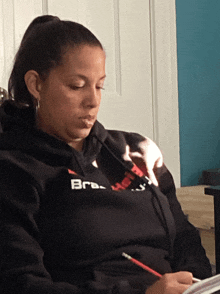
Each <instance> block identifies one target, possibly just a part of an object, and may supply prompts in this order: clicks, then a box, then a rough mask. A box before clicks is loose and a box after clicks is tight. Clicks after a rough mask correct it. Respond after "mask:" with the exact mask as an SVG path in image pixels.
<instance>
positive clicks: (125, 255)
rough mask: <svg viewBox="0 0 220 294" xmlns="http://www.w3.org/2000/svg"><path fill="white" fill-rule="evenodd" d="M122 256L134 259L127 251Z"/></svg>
mask: <svg viewBox="0 0 220 294" xmlns="http://www.w3.org/2000/svg"><path fill="white" fill-rule="evenodd" d="M122 256H124V257H125V258H127V259H132V257H131V256H130V255H128V254H126V253H124V252H123V253H122Z"/></svg>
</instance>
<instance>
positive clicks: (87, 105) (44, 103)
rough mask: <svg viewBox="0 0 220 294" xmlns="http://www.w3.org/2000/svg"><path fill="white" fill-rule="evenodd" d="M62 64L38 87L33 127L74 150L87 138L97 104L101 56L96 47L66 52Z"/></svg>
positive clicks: (102, 74)
mask: <svg viewBox="0 0 220 294" xmlns="http://www.w3.org/2000/svg"><path fill="white" fill-rule="evenodd" d="M62 61H63V62H62V64H61V65H59V66H57V67H56V68H54V69H52V70H51V71H50V74H49V76H48V77H47V78H46V80H45V81H42V80H41V81H40V83H39V109H38V112H37V124H38V127H39V128H40V129H42V130H43V131H45V132H47V133H49V134H51V135H54V136H56V137H58V138H60V139H62V140H64V141H65V142H66V143H68V144H70V145H72V146H73V147H74V148H76V149H81V147H80V148H77V146H78V144H79V145H80V143H79V142H81V143H82V142H83V139H84V138H86V137H87V136H88V135H89V132H90V130H91V128H92V126H93V125H94V123H95V121H96V119H97V114H98V110H99V105H100V101H101V91H102V88H103V85H104V80H105V53H104V51H103V50H102V49H101V48H100V47H95V46H89V45H84V46H81V47H78V48H75V49H72V48H70V49H69V50H68V51H67V52H66V53H65V54H64V56H63V59H62Z"/></svg>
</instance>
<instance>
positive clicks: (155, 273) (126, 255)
mask: <svg viewBox="0 0 220 294" xmlns="http://www.w3.org/2000/svg"><path fill="white" fill-rule="evenodd" d="M122 256H124V257H125V258H127V259H128V260H130V261H131V262H133V263H135V264H136V265H138V266H140V267H141V268H143V269H144V270H146V271H148V272H150V273H152V274H153V275H155V276H157V277H159V278H161V277H162V275H161V274H159V273H158V272H156V271H155V270H153V269H152V268H150V267H149V266H147V265H145V264H143V263H142V262H140V261H138V260H137V259H135V258H133V257H131V256H130V255H128V254H126V253H124V252H123V253H122ZM192 280H193V282H194V283H196V282H199V281H200V280H199V279H197V278H194V277H193V278H192Z"/></svg>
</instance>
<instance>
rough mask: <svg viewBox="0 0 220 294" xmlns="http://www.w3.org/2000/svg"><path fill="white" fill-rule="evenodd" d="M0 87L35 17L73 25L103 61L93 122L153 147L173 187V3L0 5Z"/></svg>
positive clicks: (49, 0) (6, 0)
mask: <svg viewBox="0 0 220 294" xmlns="http://www.w3.org/2000/svg"><path fill="white" fill-rule="evenodd" d="M1 1H2V6H0V13H1V14H2V15H1V16H3V17H1V23H0V25H1V26H0V36H1V37H2V40H4V43H1V45H0V82H1V84H0V86H2V87H7V79H8V75H9V72H10V69H11V64H12V60H13V56H14V53H15V51H16V50H17V47H18V44H19V42H20V39H21V37H22V35H23V33H24V31H25V29H26V27H27V26H28V24H29V23H30V22H31V20H32V19H33V18H34V17H36V16H37V15H41V14H53V15H57V16H59V17H60V18H61V19H70V20H73V21H78V22H80V23H82V24H84V25H85V26H87V27H88V28H89V29H91V30H92V31H93V32H94V33H95V35H96V36H97V37H98V38H99V39H100V41H101V43H102V44H103V46H104V49H105V51H106V56H107V64H106V74H107V78H106V84H105V90H104V92H103V98H102V104H101V108H100V112H99V121H100V122H101V123H103V125H104V126H105V127H106V128H110V129H121V130H125V131H131V132H138V133H140V134H142V135H144V136H148V137H150V138H151V139H153V140H154V141H156V143H157V144H158V145H159V147H160V148H161V149H162V152H163V154H164V157H165V162H166V164H167V166H168V168H169V169H170V170H171V172H172V173H173V175H174V179H175V182H176V184H177V186H179V183H180V172H179V129H178V96H177V87H176V85H177V82H176V80H177V79H176V76H177V74H176V47H175V45H176V43H175V42H176V41H175V0H167V1H165V3H162V2H164V1H162V2H161V1H160V0H101V1H100V0H92V1H91V0H62V1H61V0H1Z"/></svg>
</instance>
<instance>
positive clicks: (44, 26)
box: [8, 15, 103, 109]
mask: <svg viewBox="0 0 220 294" xmlns="http://www.w3.org/2000/svg"><path fill="white" fill-rule="evenodd" d="M80 45H91V46H98V47H100V48H101V49H103V47H102V45H101V43H100V42H99V40H98V39H97V38H96V37H95V36H94V35H93V33H92V32H91V31H90V30H88V29H87V28H86V27H84V26H83V25H81V24H79V23H76V22H73V21H62V20H60V19H59V18H58V17H56V16H52V15H44V16H39V17H37V18H35V19H34V20H33V21H32V22H31V24H30V25H29V27H28V28H27V30H26V32H25V34H24V36H23V39H22V41H21V44H20V47H19V50H18V52H17V54H16V56H15V61H14V66H13V69H12V72H11V75H10V78H9V84H8V93H9V99H10V100H12V101H13V103H14V104H15V105H16V107H18V108H26V107H30V108H32V109H33V108H34V107H35V101H34V98H33V97H32V96H31V94H30V93H29V91H28V89H27V87H26V84H25V81H24V76H25V74H26V72H27V71H29V70H35V71H36V72H37V73H38V74H39V75H40V77H41V79H45V78H46V77H47V76H48V74H49V72H50V70H51V69H52V68H54V67H56V66H58V65H59V64H60V63H61V61H62V56H63V54H64V53H65V51H66V50H67V48H68V47H76V46H80Z"/></svg>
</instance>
